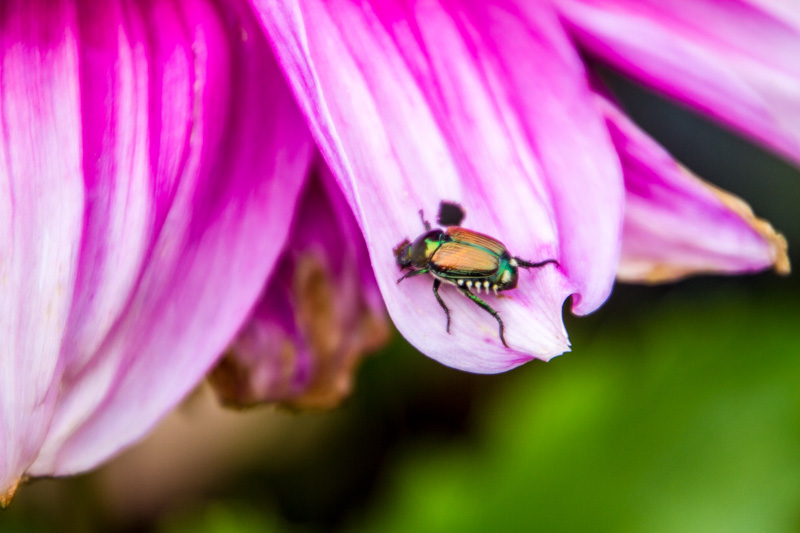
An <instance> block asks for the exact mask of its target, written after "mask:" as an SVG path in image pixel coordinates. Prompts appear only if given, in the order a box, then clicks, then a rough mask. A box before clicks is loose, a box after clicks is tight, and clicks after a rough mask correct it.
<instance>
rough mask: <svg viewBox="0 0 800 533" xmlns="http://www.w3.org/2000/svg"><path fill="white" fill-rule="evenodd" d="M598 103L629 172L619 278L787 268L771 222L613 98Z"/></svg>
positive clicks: (654, 278)
mask: <svg viewBox="0 0 800 533" xmlns="http://www.w3.org/2000/svg"><path fill="white" fill-rule="evenodd" d="M597 101H598V106H599V107H600V108H601V109H602V110H603V112H604V114H605V116H606V119H607V121H608V127H609V131H610V132H611V138H612V139H613V141H614V145H615V146H616V147H617V152H618V153H619V156H620V160H621V161H622V168H623V173H624V176H625V223H624V226H623V233H622V235H623V240H622V257H621V259H620V266H619V272H618V277H619V278H620V279H621V280H624V281H639V282H661V281H671V280H675V279H678V278H681V277H684V276H687V275H690V274H701V273H741V272H753V271H757V270H763V269H765V268H769V267H774V268H775V270H776V271H778V272H780V273H788V271H789V259H788V256H787V254H786V240H785V239H784V238H783V236H782V235H780V234H778V233H776V232H775V230H774V229H772V226H770V225H769V223H767V222H766V221H764V220H761V219H758V218H756V217H755V216H754V215H753V212H752V211H751V209H750V207H749V206H748V205H747V204H746V203H744V202H743V201H742V200H740V199H739V198H737V197H735V196H733V195H732V194H730V193H728V192H726V191H723V190H722V189H719V188H717V187H714V186H713V185H711V184H709V183H706V182H705V181H703V180H701V179H700V178H698V177H697V176H695V175H694V174H692V173H691V172H689V170H687V169H686V168H684V167H683V166H681V165H680V164H679V163H677V162H676V161H675V160H674V159H673V158H672V157H671V156H670V155H669V154H668V153H667V152H666V150H664V149H663V148H662V147H661V146H660V145H659V144H658V143H656V142H655V141H654V140H653V139H652V138H651V137H649V136H648V135H647V134H646V133H645V132H643V131H642V130H640V129H639V128H638V127H637V126H636V125H635V124H634V123H633V122H632V121H631V120H630V119H628V117H627V116H625V115H624V114H623V113H622V112H621V111H620V110H619V109H618V108H617V107H616V106H615V105H614V104H613V103H611V102H610V101H609V100H608V99H606V98H605V97H603V96H598V100H597Z"/></svg>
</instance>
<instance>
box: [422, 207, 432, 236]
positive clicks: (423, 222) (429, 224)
mask: <svg viewBox="0 0 800 533" xmlns="http://www.w3.org/2000/svg"><path fill="white" fill-rule="evenodd" d="M419 218H420V219H421V220H422V225H423V226H425V231H430V230H431V223H430V222H428V221H427V220H425V215H424V214H423V213H422V209H420V210H419Z"/></svg>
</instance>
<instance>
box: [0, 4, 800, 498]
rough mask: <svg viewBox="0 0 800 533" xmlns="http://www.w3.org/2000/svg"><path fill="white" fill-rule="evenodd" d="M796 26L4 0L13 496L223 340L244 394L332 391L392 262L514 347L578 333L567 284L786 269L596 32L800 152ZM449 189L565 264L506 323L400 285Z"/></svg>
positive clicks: (423, 320) (466, 9)
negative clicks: (658, 117) (643, 101)
mask: <svg viewBox="0 0 800 533" xmlns="http://www.w3.org/2000/svg"><path fill="white" fill-rule="evenodd" d="M701 15H702V17H701ZM697 20H701V21H705V20H719V21H721V22H720V23H719V24H704V23H702V22H700V23H698V22H696V21H697ZM799 28H800V17H798V16H797V14H796V12H794V11H792V10H791V9H788V8H785V7H782V6H781V5H778V4H777V3H774V2H772V3H770V2H759V3H758V4H756V3H753V4H750V3H747V2H739V3H736V4H734V3H731V4H730V5H728V6H720V5H719V4H718V3H715V2H711V1H710V0H700V1H698V2H695V3H693V4H692V5H691V6H684V5H680V6H678V5H676V4H675V3H673V4H670V5H666V6H662V5H661V4H660V3H657V2H655V0H652V1H651V2H644V3H641V2H632V1H631V2H626V1H624V0H605V1H604V0H557V1H556V0H554V1H542V2H538V3H534V2H523V1H521V0H519V1H516V2H513V1H510V0H508V1H506V0H491V1H478V0H475V1H469V0H464V1H456V0H441V1H437V0H421V1H415V2H401V1H396V2H392V1H386V2H382V1H381V2H379V1H377V0H376V1H374V2H362V3H358V4H356V3H355V2H351V1H346V0H332V1H330V2H316V1H313V0H252V2H251V3H250V4H248V3H246V2H245V1H244V0H240V1H230V2H224V3H223V2H215V1H213V0H186V1H184V2H172V3H165V2H164V3H162V2H159V1H153V2H136V1H133V0H115V1H112V2H91V1H89V0H61V1H60V2H44V1H42V0H34V1H27V0H25V1H24V0H14V1H11V2H6V3H4V4H3V7H2V8H0V39H1V40H0V61H2V69H0V118H2V130H0V136H2V142H1V143H0V169H1V170H0V176H1V177H2V179H0V185H2V187H0V191H1V192H0V219H1V220H0V228H2V233H0V235H2V236H1V237H0V239H2V241H1V242H0V305H2V306H3V307H2V311H0V341H2V345H3V346H4V348H5V349H4V352H3V354H2V356H0V369H2V372H0V380H1V381H0V446H2V448H0V503H5V502H7V501H8V500H9V499H10V497H11V496H12V495H13V492H14V490H15V488H16V486H17V484H18V482H19V480H20V479H21V477H22V476H24V475H34V476H35V475H64V474H70V473H74V472H79V471H83V470H86V469H88V468H91V467H93V466H95V465H97V464H98V463H100V462H102V461H103V460H105V459H107V458H108V457H110V456H111V455H112V454H114V453H116V452H117V451H119V450H120V449H121V448H123V447H124V446H127V445H129V444H130V443H132V442H134V441H135V440H136V439H138V438H140V437H141V436H142V435H144V434H145V433H146V432H147V430H148V429H150V428H151V427H152V426H153V425H154V424H155V423H156V422H157V421H158V420H159V419H160V417H161V416H163V415H164V414H165V413H166V412H167V411H168V410H169V409H171V408H172V407H173V406H174V405H175V404H176V403H177V402H178V401H179V400H180V399H181V398H182V397H184V396H185V395H186V394H187V393H188V392H189V391H190V390H191V389H192V388H193V387H194V386H195V385H196V384H197V383H198V382H199V381H200V380H201V379H202V377H203V376H204V375H205V374H206V372H207V371H209V369H211V368H212V366H213V365H214V364H215V363H217V362H218V360H219V359H220V357H221V355H222V354H223V352H226V349H227V348H228V347H230V350H228V351H227V356H226V357H225V359H223V363H222V364H221V366H219V367H217V368H216V370H215V371H214V373H213V375H214V376H215V378H214V379H215V381H216V382H217V385H218V386H220V387H221V388H220V390H221V392H220V394H221V395H222V396H223V398H226V399H229V400H232V401H244V402H249V401H259V400H263V399H273V400H275V399H279V400H283V401H288V402H290V403H291V402H297V403H300V404H308V403H311V404H314V405H322V404H329V403H335V401H336V400H337V399H338V397H339V396H340V394H341V391H344V390H346V388H347V387H346V377H347V376H346V374H347V373H348V372H349V369H350V368H352V365H353V361H354V360H355V358H356V357H357V355H358V354H359V353H360V352H361V351H362V350H364V349H367V348H369V347H371V346H373V345H374V344H375V343H376V342H377V341H378V340H379V339H380V336H381V335H380V333H375V331H379V330H380V326H379V323H380V318H378V317H379V316H380V314H381V311H380V302H379V301H378V300H377V297H376V295H377V292H376V291H375V284H377V287H378V289H379V290H380V294H382V296H383V300H384V302H385V303H386V306H387V308H388V311H389V313H390V315H391V316H392V318H393V320H394V322H395V324H396V325H397V327H398V329H399V330H400V331H401V332H402V333H403V334H404V335H405V336H406V338H408V339H409V340H410V341H411V342H412V343H413V344H414V345H415V346H417V347H418V348H419V349H420V350H421V351H422V352H423V353H425V354H427V355H429V356H431V357H433V358H435V359H437V360H439V361H441V362H443V363H445V364H447V365H450V366H453V367H457V368H461V369H464V370H469V371H473V372H500V371H503V370H507V369H509V368H512V367H514V366H517V365H519V364H521V363H523V362H525V361H528V360H530V359H532V358H534V357H538V358H542V359H547V358H549V357H552V356H554V355H557V354H560V353H562V352H564V351H565V350H567V349H568V346H569V345H568V340H567V335H566V332H565V330H564V327H563V322H562V319H561V308H562V305H563V302H564V301H565V299H566V298H567V297H569V296H572V309H573V311H574V312H575V313H578V314H585V313H589V312H592V311H593V310H595V309H597V308H598V307H599V306H600V305H601V304H602V303H603V302H604V301H605V299H606V298H607V296H608V294H609V292H610V290H611V286H612V284H613V282H614V278H615V275H616V274H617V273H619V274H620V276H621V277H623V278H625V279H633V280H651V281H655V280H658V281H660V280H667V279H674V278H677V277H679V276H683V275H686V274H690V273H695V272H708V271H722V272H749V271H755V270H760V269H764V268H768V267H770V266H774V267H775V268H776V269H777V270H779V271H788V260H787V259H786V248H785V242H784V241H783V240H782V238H781V237H780V236H779V235H778V234H776V233H775V232H774V231H773V230H772V228H771V227H769V225H768V224H766V223H765V222H763V221H760V220H758V219H756V218H755V217H754V216H753V215H752V213H750V212H749V210H748V208H747V207H746V205H744V204H743V203H741V202H740V201H739V200H737V199H734V198H733V197H732V196H730V195H729V194H728V193H724V192H722V191H719V190H717V189H714V188H712V187H710V186H708V185H707V184H705V183H703V182H702V181H700V180H699V179H698V178H696V177H694V176H692V175H691V174H690V173H689V172H688V171H686V170H685V169H683V168H682V167H681V166H680V165H679V164H678V163H676V162H675V161H674V160H673V159H672V158H671V157H670V156H669V154H667V153H666V152H665V151H664V150H663V149H662V148H660V147H659V146H658V145H657V144H656V143H655V142H654V141H653V140H652V139H650V138H649V137H648V136H647V135H646V134H645V133H644V132H642V131H640V130H639V129H638V128H637V127H636V126H635V125H634V124H633V123H632V122H631V121H630V120H628V119H627V118H626V117H625V115H624V114H623V113H622V112H621V111H620V110H619V109H618V108H617V107H616V105H615V104H614V102H613V100H612V99H611V98H610V97H609V96H608V95H607V94H606V93H605V90H604V88H603V87H602V85H601V84H600V82H598V81H597V80H596V79H594V78H593V75H592V72H591V69H590V68H589V67H587V65H586V64H585V63H584V61H583V59H582V57H581V55H580V53H579V48H578V47H580V49H581V50H582V51H583V52H584V53H589V54H593V55H595V56H597V57H599V58H600V59H602V60H605V61H607V62H609V63H611V64H612V65H615V66H617V67H619V68H621V69H622V70H624V71H626V72H628V73H629V74H631V75H633V76H636V77H638V78H639V79H641V80H642V81H643V82H645V83H650V84H651V85H653V86H655V87H656V88H658V89H661V90H663V91H664V92H666V93H667V94H669V95H671V96H673V97H676V98H679V99H680V100H681V101H683V102H685V103H686V104H687V105H691V106H694V107H696V108H698V109H700V110H701V111H703V112H706V113H708V114H710V115H711V116H713V117H715V118H717V119H720V120H722V121H724V122H725V123H726V124H729V125H731V126H733V127H735V128H737V129H739V130H740V131H741V132H743V133H744V134H746V135H749V136H751V137H752V138H754V139H756V140H757V141H759V142H762V143H765V144H767V145H768V146H770V147H772V148H773V149H775V150H777V151H778V152H779V153H781V154H783V155H785V156H786V157H789V158H790V159H792V160H793V161H795V162H798V161H800V134H799V133H798V131H799V130H798V128H800V126H799V124H800V120H797V118H798V109H800V98H798V97H797V96H796V95H797V94H798V90H797V89H798V84H799V83H800V71H798V66H797V64H796V61H794V60H793V58H796V57H798V52H800V39H798V32H800V29H799ZM642 35H646V36H647V38H641V36H642ZM651 37H652V38H651ZM284 76H285V78H284ZM285 80H287V81H288V85H287V83H286V81H285ZM292 95H293V96H294V98H293V97H292ZM295 99H296V102H297V104H299V109H298V106H297V105H296V104H295ZM312 139H313V140H312ZM314 143H316V146H317V149H319V151H320V152H321V153H322V156H323V157H324V161H325V164H327V167H329V169H330V173H331V175H332V177H331V175H329V174H328V170H327V169H326V168H325V165H324V164H322V163H321V162H320V161H319V160H318V159H317V156H316V155H315V154H316V149H315V148H314ZM332 180H335V183H336V184H338V187H339V189H340V191H341V194H342V195H343V197H344V200H342V199H341V197H339V196H338V195H339V194H340V193H339V192H337V189H336V187H335V186H334V185H332V184H333V183H334V181H332ZM304 187H305V188H304ZM442 199H447V200H453V201H458V202H460V203H462V204H463V205H464V206H465V207H466V209H467V220H466V222H465V225H466V226H467V227H470V228H472V229H475V230H478V231H481V232H484V233H488V234H490V235H494V236H497V237H498V238H500V239H501V240H502V241H503V242H504V243H505V244H506V245H507V246H508V247H509V249H510V250H511V251H512V252H513V253H514V254H515V255H517V256H520V257H523V258H525V259H529V260H532V261H540V260H543V259H550V258H555V259H557V260H558V262H559V265H558V266H557V267H556V266H555V265H552V264H551V265H548V266H547V267H544V268H542V269H539V270H536V271H531V272H530V273H523V275H522V280H521V287H520V290H517V291H515V292H514V293H513V296H508V297H504V298H498V299H497V300H496V301H493V305H494V306H495V307H496V308H497V309H498V311H499V312H500V313H501V315H502V316H503V320H504V322H505V324H506V339H507V341H508V343H509V346H510V348H506V347H504V346H503V345H502V344H501V343H500V342H499V339H498V338H497V334H496V333H497V331H496V324H495V323H494V321H493V319H492V318H491V317H490V316H488V315H487V314H485V313H483V312H482V311H481V310H479V309H476V308H475V307H474V306H473V305H472V304H471V303H470V302H468V301H467V300H466V299H463V298H455V297H454V296H453V295H452V294H451V293H448V292H447V291H443V297H444V298H445V299H446V300H447V301H448V305H449V306H450V308H451V311H452V316H453V322H452V327H451V334H450V335H447V334H446V333H445V332H444V317H443V316H442V313H441V309H440V308H439V307H438V305H436V303H435V301H434V300H433V296H432V295H431V294H430V280H429V279H428V280H427V281H426V280H425V279H424V278H422V277H420V278H417V279H415V280H409V281H408V282H405V283H404V284H403V285H401V286H397V284H396V279H397V277H398V276H399V274H398V271H397V267H396V265H395V263H394V258H393V256H392V253H391V250H392V248H393V247H394V246H395V245H396V244H397V243H398V242H400V241H401V240H402V239H403V238H406V237H413V236H415V235H417V234H418V233H420V231H421V229H422V228H421V225H420V222H419V220H418V217H417V216H416V213H417V211H418V210H419V209H424V210H425V211H426V212H428V213H433V212H434V211H435V209H436V206H437V205H438V203H439V201H440V200H442ZM345 202H346V204H347V205H349V208H350V209H352V215H353V216H354V220H351V219H349V218H348V216H349V215H348V214H347V208H346V205H345ZM298 206H299V207H298ZM309 206H311V207H309ZM314 206H316V207H314ZM318 208H319V209H322V211H318ZM293 215H294V217H293ZM293 219H294V222H293V223H292V224H291V225H290V223H289V221H290V220H293ZM335 222H340V225H338V226H337V224H336V223H335ZM356 225H357V226H358V227H359V228H360V230H361V234H363V239H364V241H363V242H362V241H361V240H360V239H361V237H360V236H359V232H358V231H355V227H356ZM317 228H319V232H317ZM323 228H324V229H325V230H330V236H322V235H323ZM688 228H692V229H691V230H689V229H688ZM316 235H319V238H318V239H317V237H316ZM324 235H328V234H327V233H325V234H324ZM335 243H338V244H335ZM342 246H344V249H341V247H342ZM365 253H368V254H369V262H367V259H366V258H365ZM337 256H338V257H337ZM368 265H369V266H370V268H366V267H367V266H368ZM373 276H374V278H373ZM354 280H360V283H355V281H354ZM348 284H349V285H348ZM353 285H356V287H355V289H354V291H355V292H353V291H351V292H350V293H348V292H347V291H346V290H344V289H345V288H346V287H352V286H353ZM326 294H335V295H336V296H337V298H338V300H339V304H340V305H341V307H335V309H336V317H335V320H334V319H333V318H331V314H332V313H333V311H332V309H334V307H332V306H331V305H330V302H329V301H328V300H325V303H324V304H323V305H321V306H316V305H314V302H315V301H317V300H316V299H318V298H320V295H323V296H324V295H326ZM260 295H261V296H262V299H261V301H259V296H260ZM339 304H337V305H339ZM280 309H284V310H285V311H283V312H281V311H279V310H280ZM315 312H320V313H322V315H315V314H314V313H315ZM289 313H291V314H293V315H294V316H299V317H300V318H301V320H300V321H299V322H294V321H292V320H290V319H287V314H289ZM320 316H322V317H327V318H326V319H325V320H320ZM364 320H367V321H368V322H371V323H372V324H373V325H374V328H377V329H374V330H373V328H370V327H368V328H367V329H366V330H364V329H362V328H361V325H362V324H363V321H364ZM326 330H330V331H334V332H335V333H336V334H337V335H339V336H340V338H339V340H338V341H337V342H331V343H330V344H329V345H328V344H326V345H325V346H322V347H320V341H319V337H317V336H315V335H318V334H319V332H320V331H326ZM323 337H324V335H323ZM276 343H278V344H281V345H283V346H288V348H287V350H288V351H284V352H280V351H276V350H274V349H273V350H269V351H268V350H267V349H266V347H269V346H274V345H275V344H276ZM287 343H288V344H287ZM278 352H280V353H278ZM281 353H284V354H286V353H288V354H290V355H291V357H288V358H286V359H285V360H283V361H278V363H279V364H275V363H276V359H275V358H276V357H279V356H280V354H281ZM320 353H322V354H327V355H325V357H324V358H320V357H319V355H320ZM326 361H327V362H326ZM323 363H324V364H323ZM315 365H316V366H315ZM324 365H328V366H325V368H327V369H328V370H325V371H320V370H319V369H320V368H323V366H324ZM226 369H227V370H226ZM226 372H227V373H226ZM343 372H344V374H343ZM343 375H345V380H344V382H345V385H343V386H340V387H339V388H336V387H333V388H331V387H328V388H326V384H325V383H323V384H322V388H321V389H320V388H319V379H323V380H324V379H325V376H331V379H334V380H339V381H337V382H341V379H342V376H343ZM315 376H316V377H315ZM319 376H323V377H322V378H320V377H319ZM259 380H260V381H259ZM231 385H233V386H232V387H231ZM320 391H323V392H322V393H321V392H320Z"/></svg>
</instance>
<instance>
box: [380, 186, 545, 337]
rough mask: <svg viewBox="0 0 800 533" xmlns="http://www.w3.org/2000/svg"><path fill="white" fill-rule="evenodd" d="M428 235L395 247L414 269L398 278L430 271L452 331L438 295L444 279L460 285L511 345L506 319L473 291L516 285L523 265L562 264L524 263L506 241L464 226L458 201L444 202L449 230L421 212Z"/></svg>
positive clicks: (403, 263) (402, 262) (401, 261)
mask: <svg viewBox="0 0 800 533" xmlns="http://www.w3.org/2000/svg"><path fill="white" fill-rule="evenodd" d="M419 216H420V218H421V219H422V224H423V226H425V233H423V234H422V235H420V236H419V237H417V238H416V239H414V242H410V241H409V240H408V239H406V240H404V241H403V242H401V243H400V244H398V245H397V246H396V247H395V248H394V255H395V258H396V260H397V265H398V266H399V267H400V268H401V269H403V270H405V269H409V268H410V269H411V270H410V271H409V272H408V273H406V274H405V275H404V276H403V277H401V278H400V279H398V280H397V283H400V282H401V281H403V280H404V279H406V278H413V277H414V276H420V275H422V274H431V275H432V276H433V278H434V280H433V295H434V296H436V301H438V302H439V305H440V306H441V307H442V309H444V313H445V315H446V316H447V332H448V333H450V310H449V309H448V308H447V306H446V305H445V303H444V300H442V297H441V296H439V287H441V285H442V282H445V283H450V284H451V285H455V286H456V287H457V288H458V290H459V291H460V292H461V293H462V294H463V295H464V296H466V297H467V298H469V299H470V300H472V301H473V302H475V304H476V305H477V306H478V307H480V308H481V309H483V310H484V311H486V312H487V313H489V314H490V315H492V316H493V317H494V318H495V319H496V320H497V323H498V324H499V325H500V340H501V341H502V342H503V345H504V346H505V347H506V348H508V344H506V339H505V336H504V334H503V333H504V326H503V320H502V319H501V318H500V315H499V314H498V313H497V311H495V310H494V309H492V307H491V306H490V305H489V304H487V303H486V302H484V301H483V300H481V299H480V298H479V297H478V296H476V295H475V294H473V292H472V289H476V290H477V292H478V293H479V294H480V291H481V289H482V288H483V289H486V293H487V294H488V293H489V290H492V291H494V293H495V294H497V293H498V292H500V291H507V290H510V289H513V288H516V286H517V282H518V281H519V268H520V267H521V268H539V267H543V266H544V265H547V264H549V263H554V264H555V265H556V266H558V261H556V260H555V259H547V260H545V261H540V262H538V263H532V262H530V261H525V260H524V259H520V258H519V257H514V256H512V255H511V254H510V253H509V252H508V250H506V247H505V245H503V243H501V242H500V241H498V240H497V239H494V238H492V237H489V236H488V235H484V234H482V233H478V232H477V231H472V230H468V229H466V228H462V227H460V224H461V221H462V220H464V216H465V214H464V210H463V209H462V208H461V206H460V205H458V204H456V203H453V202H441V203H440V204H439V216H438V221H439V225H440V226H444V228H445V229H431V225H430V223H429V222H428V221H427V220H425V216H424V215H423V213H422V210H420V212H419Z"/></svg>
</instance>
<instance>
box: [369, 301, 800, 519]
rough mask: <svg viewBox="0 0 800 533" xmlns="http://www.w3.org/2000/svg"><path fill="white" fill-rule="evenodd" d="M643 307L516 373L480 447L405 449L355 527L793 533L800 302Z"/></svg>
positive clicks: (799, 480)
mask: <svg viewBox="0 0 800 533" xmlns="http://www.w3.org/2000/svg"><path fill="white" fill-rule="evenodd" d="M684 295H685V293H684ZM646 309H647V310H646V312H642V310H641V309H639V310H638V313H631V316H629V317H614V320H611V321H609V324H608V327H605V328H604V329H601V330H600V333H599V334H598V333H597V332H595V334H589V333H587V332H588V331H589V330H590V329H591V328H590V327H587V326H583V327H580V326H579V327H576V326H575V325H573V326H571V331H572V333H573V335H572V340H573V345H574V346H575V349H576V353H575V354H571V355H567V356H565V357H562V358H558V359H556V360H554V361H553V362H551V363H549V364H538V363H535V364H532V365H527V367H525V368H523V369H521V370H518V371H516V373H515V374H514V376H513V378H512V379H510V380H509V381H507V382H506V383H507V385H506V386H505V387H504V388H503V390H502V391H501V392H500V393H499V394H498V395H497V397H496V398H495V399H494V401H492V402H490V403H488V404H486V405H484V408H483V410H482V413H481V420H482V424H481V426H480V428H479V434H480V435H481V436H480V438H479V440H478V442H477V443H475V442H464V441H459V444H458V445H455V446H454V445H446V446H445V445H443V446H438V447H433V448H432V447H430V446H428V447H418V448H417V449H416V450H415V451H414V452H411V453H406V454H405V456H404V457H402V459H400V461H399V464H398V465H396V467H395V468H394V474H393V479H392V481H391V482H390V483H389V486H388V487H386V488H385V490H384V491H383V493H382V499H381V500H380V502H379V504H378V505H377V508H376V510H374V511H373V512H372V513H371V514H370V515H369V517H368V518H366V519H364V520H362V521H361V522H360V523H359V524H358V528H359V530H364V531H403V532H405V531H488V530H497V531H613V532H624V531H631V532H633V531H637V532H638V531H648V532H681V533H684V532H692V531H697V532H703V533H709V532H714V531H720V532H726V533H727V532H734V531H743V532H744V531H746V532H753V531H759V532H766V531H776V532H778V531H787V532H788V531H795V532H796V531H798V529H800V386H798V385H800V331H798V326H799V324H798V322H797V316H798V313H797V304H796V302H795V301H792V300H791V299H790V298H788V297H787V298H784V299H783V300H779V301H777V302H776V301H775V299H772V300H770V299H768V298H766V297H764V298H763V299H757V300H754V299H753V298H752V297H748V296H747V295H746V294H745V295H743V294H735V295H731V296H730V297H728V298H726V297H725V295H724V294H719V293H718V294H717V295H716V297H715V298H714V303H708V302H704V303H698V302H696V301H691V300H690V299H689V298H685V297H684V299H683V301H677V302H672V303H662V304H660V305H658V306H650V307H647V308H646ZM584 320H586V319H584ZM589 320H591V319H589Z"/></svg>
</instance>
